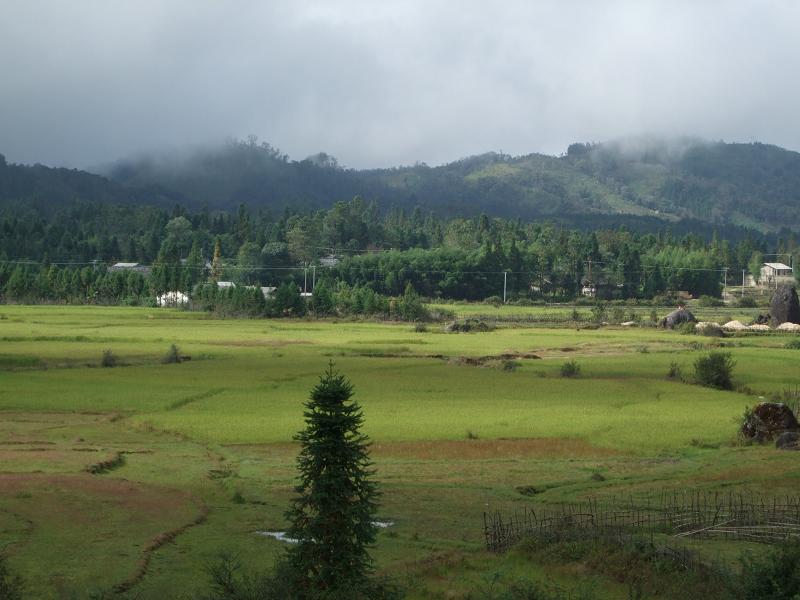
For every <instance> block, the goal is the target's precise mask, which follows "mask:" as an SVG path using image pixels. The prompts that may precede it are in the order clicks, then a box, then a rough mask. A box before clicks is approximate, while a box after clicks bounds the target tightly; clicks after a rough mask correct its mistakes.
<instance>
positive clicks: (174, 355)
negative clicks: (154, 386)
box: [161, 344, 181, 365]
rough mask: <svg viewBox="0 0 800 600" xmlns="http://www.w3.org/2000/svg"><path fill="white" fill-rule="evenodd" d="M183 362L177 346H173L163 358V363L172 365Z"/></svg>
mask: <svg viewBox="0 0 800 600" xmlns="http://www.w3.org/2000/svg"><path fill="white" fill-rule="evenodd" d="M179 362H181V354H180V350H179V349H178V347H177V346H176V345H175V344H172V345H171V346H170V347H169V350H167V353H166V354H165V355H164V356H163V357H162V358H161V363H162V364H165V365H170V364H174V363H179Z"/></svg>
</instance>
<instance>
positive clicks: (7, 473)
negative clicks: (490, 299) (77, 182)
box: [0, 306, 800, 599]
mask: <svg viewBox="0 0 800 600" xmlns="http://www.w3.org/2000/svg"><path fill="white" fill-rule="evenodd" d="M470 310H472V311H473V312H470ZM565 310H566V309H560V308H559V309H548V308H525V307H514V308H513V309H512V308H503V309H496V308H494V307H487V306H482V307H479V308H478V309H469V308H465V307H458V309H457V311H456V312H457V313H458V314H459V316H461V317H464V316H469V315H470V314H483V315H486V318H493V316H494V317H507V320H505V321H504V320H503V319H500V323H499V325H498V326H497V327H496V328H495V329H493V330H492V331H487V332H481V333H445V332H444V330H443V327H442V326H441V325H440V324H428V325H427V327H415V326H413V325H411V324H407V323H404V324H402V323H377V322H369V321H344V320H343V321H338V322H337V321H336V320H319V321H315V320H308V321H306V320H255V319H252V320H248V319H216V318H211V317H209V316H208V315H205V314H202V313H192V312H182V311H173V310H166V309H147V308H117V307H96V306H82V307H66V306H2V307H0V551H3V552H5V553H6V554H7V556H8V563H9V565H10V566H11V568H13V569H14V571H16V572H17V573H19V574H20V575H21V576H22V577H23V578H24V580H25V584H26V588H27V590H28V595H29V596H30V597H31V598H48V599H49V598H70V597H72V598H84V597H87V596H88V595H89V594H91V593H93V592H95V591H102V590H112V589H116V590H118V591H126V592H127V593H128V594H131V595H134V597H137V598H143V599H163V598H183V597H186V598H191V597H193V596H194V595H196V594H198V593H200V592H201V591H202V590H203V589H204V586H205V585H207V575H206V573H207V567H208V565H209V564H211V563H213V562H214V560H216V558H217V557H218V556H219V555H220V553H221V552H227V553H229V554H232V555H234V556H236V557H237V558H238V560H239V561H240V562H241V563H242V566H243V569H245V570H251V571H253V570H258V569H267V568H269V566H270V565H271V564H272V563H273V561H274V559H275V558H276V557H278V556H279V555H280V553H281V552H282V550H283V548H284V545H285V542H282V541H279V540H277V539H274V538H272V537H268V536H264V535H260V534H258V533H257V532H263V531H273V532H274V531H282V530H283V529H285V526H286V523H285V521H284V511H285V510H286V508H287V507H288V503H289V500H290V498H291V497H292V495H293V485H294V481H295V475H296V470H295V456H296V453H297V446H296V445H295V444H294V442H293V441H292V438H293V435H294V434H295V433H297V432H298V431H299V430H300V429H302V427H303V405H304V402H305V401H306V400H307V398H308V395H309V392H310V390H311V388H312V387H313V386H314V384H315V383H316V382H317V381H318V378H319V376H320V375H321V374H322V373H323V372H324V370H325V369H326V368H327V366H328V364H329V363H330V362H331V361H332V362H333V363H335V368H336V369H338V370H340V371H341V372H343V373H344V374H345V375H347V376H348V377H349V378H350V380H351V381H352V383H353V385H354V388H355V396H354V399H355V400H357V401H358V402H359V403H360V405H361V407H362V409H363V413H364V418H365V424H364V431H365V433H366V434H367V435H368V436H369V437H370V438H371V440H372V442H373V444H372V447H371V456H372V459H373V460H374V464H375V465H374V466H375V469H376V474H375V478H376V479H377V481H378V482H379V484H380V489H381V491H382V497H381V502H380V511H379V515H378V516H379V518H380V520H381V521H382V522H386V523H387V524H388V523H391V525H390V526H388V527H386V528H383V529H381V530H380V533H379V535H378V541H377V544H376V546H375V548H374V551H373V554H374V556H375V559H376V568H377V571H378V573H379V574H385V575H388V576H390V577H392V578H393V579H394V580H395V581H396V582H397V583H399V584H400V585H402V586H403V587H404V588H405V589H406V591H407V595H408V598H412V599H414V598H418V599H438V598H442V599H444V598H477V597H480V596H476V595H475V594H476V593H477V592H476V590H477V591H480V590H483V589H486V588H487V586H489V587H490V586H491V585H493V582H495V581H498V580H502V579H503V578H509V577H518V576H525V577H528V578H531V579H534V580H541V581H547V582H550V583H553V584H554V585H559V586H562V587H564V588H565V589H569V588H570V586H575V585H591V586H592V588H593V590H594V592H595V593H597V594H599V595H600V596H601V597H608V598H627V597H628V594H629V590H630V588H629V585H627V584H626V582H625V581H624V577H620V576H615V575H613V574H609V573H608V572H603V570H602V569H599V570H598V569H593V568H591V566H587V565H586V564H583V563H581V561H570V560H563V561H559V562H552V561H551V562H548V561H542V560H539V559H536V558H535V557H534V558H531V557H529V556H526V555H525V554H524V553H521V552H513V551H512V552H509V553H506V554H503V555H496V554H492V553H489V552H487V550H486V548H485V544H484V530H483V525H484V522H483V515H484V513H485V512H494V511H500V512H501V513H504V514H510V513H512V512H514V511H518V510H521V509H522V508H523V507H538V506H542V505H547V504H554V503H561V502H576V501H581V500H586V499H587V498H595V499H600V500H601V501H602V499H604V498H612V497H624V496H627V497H632V496H642V495H647V494H658V493H660V492H663V491H697V490H701V491H711V492H714V491H721V492H722V491H724V492H728V491H731V490H735V491H753V492H758V493H760V494H774V495H786V494H795V495H796V494H797V493H798V492H800V453H797V452H781V451H778V450H776V449H775V448H774V447H773V446H772V445H765V446H758V445H746V444H743V443H742V442H741V440H739V438H738V437H737V430H738V425H737V420H739V419H740V418H741V415H742V413H743V412H744V409H745V407H747V406H752V405H753V404H755V403H756V402H758V401H759V397H764V398H766V397H770V396H771V395H774V394H782V393H784V392H785V393H791V392H793V391H795V392H796V390H797V389H798V386H800V369H799V368H798V366H799V365H800V350H797V349H791V348H787V344H788V343H789V342H790V341H791V340H792V339H794V338H797V337H798V336H797V335H796V334H795V335H793V334H777V333H768V334H760V335H759V334H754V333H745V334H737V335H735V336H730V337H727V338H724V339H720V338H710V337H703V336H699V335H685V334H681V333H678V332H672V331H664V330H660V329H657V328H651V327H628V328H625V327H619V326H602V327H599V328H576V327H575V326H574V325H573V326H567V325H564V324H559V325H556V324H554V325H551V326H548V325H547V323H546V322H545V321H543V320H542V319H541V317H543V316H546V315H547V314H548V312H547V311H551V312H552V314H553V316H554V317H563V315H564V311H565ZM713 310H714V311H715V313H714V315H712V316H713V317H715V318H716V320H722V319H725V320H728V319H730V318H740V319H745V318H746V317H748V316H749V315H745V314H739V313H737V311H735V310H731V311H727V312H726V310H723V309H713ZM526 311H528V313H529V314H528V316H531V317H532V320H531V322H527V323H526V322H525V320H524V319H522V320H520V321H519V322H517V321H515V320H514V318H515V317H520V316H522V317H525V316H526ZM648 311H649V309H648ZM662 312H663V311H662ZM537 319H539V320H538V321H537ZM172 344H175V345H177V346H178V347H179V349H180V354H181V355H183V356H185V357H186V358H187V360H184V361H183V362H181V363H179V364H163V363H162V357H163V356H164V355H165V354H166V353H167V351H168V350H169V348H170V345H172ZM713 349H721V350H724V351H727V352H730V353H731V354H732V356H733V358H734V359H735V361H736V367H735V370H734V383H735V384H736V387H737V391H718V390H713V389H710V388H705V387H701V386H698V385H693V384H691V383H686V382H683V381H681V380H680V379H678V378H668V377H667V373H668V372H669V370H670V368H671V366H673V367H674V365H673V363H676V364H677V366H678V367H679V368H680V369H681V371H682V372H683V373H684V374H686V375H690V374H691V372H692V365H693V362H694V360H696V358H697V357H698V356H701V355H703V354H706V353H708V352H709V350H713ZM107 350H110V351H111V352H112V353H113V355H114V357H115V359H116V366H114V367H113V368H103V367H101V366H100V363H101V359H102V356H103V353H104V352H105V351H107ZM569 360H574V361H575V362H576V363H577V364H578V366H579V368H580V371H579V374H578V375H577V376H575V377H562V375H561V366H562V365H563V364H564V363H565V362H566V361H569ZM733 546H734V544H733V543H727V544H719V545H718V547H717V548H715V549H714V550H715V551H716V552H719V553H722V554H723V555H726V554H727V555H731V556H733V554H734V553H738V551H739V549H738V547H737V548H734V547H733ZM587 582H588V583H587Z"/></svg>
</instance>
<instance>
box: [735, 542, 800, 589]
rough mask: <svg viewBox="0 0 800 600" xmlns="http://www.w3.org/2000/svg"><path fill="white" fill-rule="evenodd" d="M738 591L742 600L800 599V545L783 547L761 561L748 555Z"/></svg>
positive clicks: (792, 544)
mask: <svg viewBox="0 0 800 600" xmlns="http://www.w3.org/2000/svg"><path fill="white" fill-rule="evenodd" d="M737 587H738V590H737V594H736V596H737V597H738V598H742V600H761V599H762V598H770V599H774V600H780V599H784V598H785V599H786V600H792V599H793V598H800V542H797V541H794V542H791V543H787V544H784V545H782V546H779V547H777V548H776V549H774V550H772V551H771V552H770V553H769V554H768V555H767V556H764V557H763V558H759V559H755V558H753V557H752V556H748V555H746V556H745V557H744V558H743V559H742V577H741V581H740V582H739V585H738V586H737Z"/></svg>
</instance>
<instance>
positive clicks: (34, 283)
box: [0, 198, 800, 315]
mask: <svg viewBox="0 0 800 600" xmlns="http://www.w3.org/2000/svg"><path fill="white" fill-rule="evenodd" d="M0 233H2V235H0V294H2V297H3V299H4V300H5V301H12V302H13V301H30V302H37V301H57V302H79V303H80V302H99V303H127V304H142V303H148V302H150V303H152V302H153V301H154V298H155V297H157V296H158V295H160V294H163V293H165V292H170V291H182V292H185V293H188V294H191V295H192V296H195V297H196V298H197V299H199V301H200V303H201V304H202V305H203V306H209V307H213V309H214V310H216V309H218V307H223V308H222V310H227V308H225V307H228V308H230V309H231V310H233V309H235V307H236V306H237V305H243V304H246V305H247V306H248V307H249V308H248V309H247V310H244V311H240V312H250V313H254V314H269V315H274V314H287V309H293V310H292V312H291V314H297V313H298V312H302V311H305V310H307V309H306V308H303V309H300V308H299V306H301V304H297V305H296V307H297V309H296V310H294V307H295V305H293V304H292V303H293V302H295V299H294V298H292V299H289V298H288V297H287V298H286V302H288V304H284V303H281V304H279V305H276V304H275V302H272V305H274V307H273V308H270V307H269V306H270V302H269V299H268V298H263V295H262V299H261V300H256V297H257V294H255V293H253V290H254V289H256V288H260V287H267V286H268V287H275V288H281V286H282V285H284V284H286V285H287V286H289V287H292V288H293V289H295V290H296V291H297V292H298V294H299V290H300V289H301V288H302V289H303V290H306V291H311V289H312V288H315V289H314V292H315V295H321V296H324V297H325V298H326V299H325V300H324V301H322V305H324V306H326V307H330V306H332V307H333V308H326V310H322V309H321V308H320V309H319V310H320V311H321V312H326V311H328V312H355V313H359V312H363V311H366V312H370V311H373V310H374V311H375V312H378V313H385V314H389V313H391V312H392V306H391V300H390V299H391V298H395V299H398V298H402V297H403V296H404V295H405V293H406V288H408V287H409V285H410V286H411V288H412V289H413V291H414V293H417V294H420V295H422V296H424V297H427V298H441V299H454V300H483V299H486V298H488V297H493V296H502V295H503V294H504V293H505V296H506V298H507V299H529V300H537V299H539V300H549V301H568V300H572V299H574V298H576V297H579V296H580V295H581V294H582V293H583V292H584V291H585V289H586V288H590V289H592V290H594V292H595V293H596V295H597V296H598V297H602V298H605V299H632V298H637V299H645V298H646V299H650V298H653V297H656V296H658V295H661V294H665V293H668V292H675V291H687V292H689V293H691V294H693V295H696V296H699V295H709V296H719V295H720V293H721V289H722V283H723V280H724V279H725V270H726V269H727V271H728V281H729V282H732V283H737V284H738V283H741V277H742V275H741V273H742V270H744V271H745V272H750V273H752V274H753V275H756V276H757V275H758V271H759V268H760V265H761V262H762V259H763V256H764V255H768V254H778V253H780V254H786V255H787V257H786V258H783V259H782V260H783V261H785V262H788V261H789V258H788V255H793V256H799V255H800V249H799V245H798V240H797V239H796V238H795V237H794V236H793V235H792V234H788V235H786V236H784V237H783V238H780V239H777V240H773V239H770V238H768V237H766V236H763V235H760V234H757V233H755V232H754V233H752V234H751V235H750V236H748V237H745V238H743V239H740V240H738V241H736V242H735V243H734V242H731V241H729V240H726V239H721V238H720V237H719V236H717V235H714V236H712V237H711V239H706V238H703V237H701V236H699V235H697V234H691V233H690V234H684V235H676V234H674V233H672V232H671V231H669V230H663V231H660V232H657V233H637V232H634V231H630V230H628V229H626V228H625V227H617V228H606V229H598V230H581V229H568V228H565V227H562V226H559V225H557V224H553V223H549V222H540V221H530V222H524V221H522V220H520V219H502V218H490V217H488V216H487V215H480V216H477V217H473V218H453V219H445V218H441V217H438V216H436V215H434V214H432V213H423V212H422V210H420V209H419V208H417V209H415V210H413V211H405V210H403V209H400V208H394V209H391V210H389V211H388V212H386V213H381V212H380V211H379V209H378V205H377V204H376V203H374V202H365V201H363V200H361V199H360V198H355V199H353V200H350V201H341V202H337V203H336V204H335V205H334V206H333V207H331V208H330V209H328V210H318V211H305V212H304V211H289V210H286V211H284V212H283V214H281V215H274V214H272V213H271V212H270V211H268V210H266V211H259V212H257V213H252V212H251V211H249V210H248V209H247V208H246V207H245V206H244V205H242V206H240V207H239V209H238V211H236V212H220V211H216V212H212V211H209V210H200V211H198V212H194V213H192V212H189V211H187V210H185V209H184V208H182V207H181V206H175V207H174V209H173V210H172V211H166V210H162V209H158V208H154V207H148V206H142V207H132V206H119V205H113V204H107V203H100V204H86V203H82V202H74V203H71V204H69V205H67V206H65V207H64V208H63V209H62V210H60V211H57V212H55V213H53V214H43V213H41V212H39V211H37V210H35V209H28V210H25V209H19V208H17V209H4V210H3V211H2V212H0ZM117 261H125V262H131V263H139V264H143V265H147V266H148V267H149V272H147V273H142V272H137V271H133V270H129V271H114V270H109V266H110V265H113V264H114V263H115V262H117ZM218 281H231V282H233V283H234V284H236V286H237V287H236V288H234V290H236V289H238V290H239V291H234V290H221V289H213V291H212V289H211V288H212V286H210V285H208V284H209V283H210V284H215V282H218ZM287 289H288V288H287ZM328 296H330V298H332V300H331V301H330V302H329V301H328V300H327V298H328ZM247 298H252V300H247ZM317 304H318V305H319V304H320V302H317ZM364 307H366V308H364ZM312 309H313V305H312Z"/></svg>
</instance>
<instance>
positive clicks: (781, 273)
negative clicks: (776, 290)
mask: <svg viewBox="0 0 800 600" xmlns="http://www.w3.org/2000/svg"><path fill="white" fill-rule="evenodd" d="M793 281H794V270H793V269H792V267H790V266H788V265H785V264H783V263H764V264H763V265H761V278H760V280H759V282H760V283H761V285H762V286H767V287H772V286H777V285H778V284H780V283H792V282H793Z"/></svg>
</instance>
